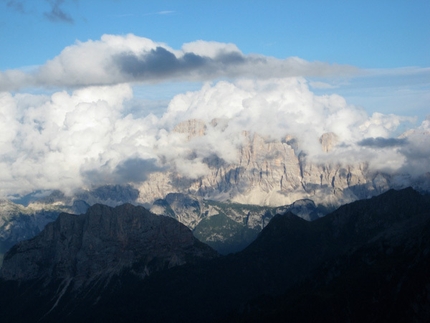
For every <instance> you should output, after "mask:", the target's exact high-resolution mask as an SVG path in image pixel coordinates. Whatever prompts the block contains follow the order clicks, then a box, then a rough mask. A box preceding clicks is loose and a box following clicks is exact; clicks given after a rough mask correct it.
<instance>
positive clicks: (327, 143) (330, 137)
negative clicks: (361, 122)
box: [320, 132, 339, 153]
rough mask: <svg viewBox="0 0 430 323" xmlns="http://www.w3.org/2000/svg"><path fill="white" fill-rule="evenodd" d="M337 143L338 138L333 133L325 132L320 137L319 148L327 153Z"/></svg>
mask: <svg viewBox="0 0 430 323" xmlns="http://www.w3.org/2000/svg"><path fill="white" fill-rule="evenodd" d="M338 142H339V137H338V136H337V135H336V134H335V133H334V132H327V133H324V134H322V136H321V137H320V144H321V148H322V150H323V151H324V152H326V153H328V152H329V151H331V150H332V149H333V148H334V146H336V144H337V143H338Z"/></svg>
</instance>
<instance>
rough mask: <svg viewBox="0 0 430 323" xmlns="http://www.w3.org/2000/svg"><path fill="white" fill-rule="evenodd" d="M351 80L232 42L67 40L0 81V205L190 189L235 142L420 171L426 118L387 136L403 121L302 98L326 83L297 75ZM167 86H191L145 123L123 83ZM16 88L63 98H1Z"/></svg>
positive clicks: (334, 101)
mask: <svg viewBox="0 0 430 323" xmlns="http://www.w3.org/2000/svg"><path fill="white" fill-rule="evenodd" d="M14 3H15V5H17V4H18V3H19V2H14ZM52 3H53V4H55V3H57V4H58V6H61V4H62V2H61V1H53V2H52ZM354 71H356V70H355V69H354V68H352V67H349V66H336V65H329V64H325V63H319V62H306V61H304V60H301V59H298V58H287V59H285V60H280V59H275V58H271V57H265V56H259V55H244V54H243V53H242V52H241V51H240V50H239V49H238V48H237V47H236V46H235V45H234V44H225V43H217V42H204V41H196V42H192V43H187V44H184V45H183V46H182V48H181V49H173V48H170V47H169V46H168V45H166V44H163V43H158V42H154V41H152V40H150V39H147V38H142V37H137V36H135V35H131V34H130V35H126V36H113V35H104V36H103V37H102V38H101V40H97V41H87V42H77V43H76V44H74V45H72V46H69V47H67V48H65V49H64V50H63V51H62V52H61V53H60V55H58V56H57V57H55V58H53V59H52V60H50V61H48V62H46V63H45V64H44V65H42V66H39V67H37V68H35V69H33V70H32V71H22V70H10V71H5V72H2V73H0V182H1V183H2V184H1V186H0V195H3V196H7V195H10V194H17V193H18V194H21V193H22V194H24V193H28V192H32V191H35V190H39V189H41V190H54V189H59V190H62V191H66V193H67V190H68V191H69V192H72V191H73V190H75V189H79V188H82V187H91V186H94V185H96V186H97V185H103V184H125V183H136V184H138V183H141V182H144V181H146V180H148V178H149V177H150V175H151V174H152V173H154V172H159V171H167V170H172V171H174V172H177V173H178V174H179V175H180V176H183V177H187V178H190V179H197V178H199V177H201V176H205V175H206V174H208V173H209V172H210V171H211V169H210V167H209V166H210V165H212V164H213V163H215V164H217V163H236V162H237V160H238V157H239V155H240V154H239V153H238V152H239V151H240V148H241V147H242V145H243V143H244V140H246V136H244V133H250V134H253V133H258V134H259V135H260V136H262V137H263V138H265V139H266V140H269V141H270V140H281V141H282V140H285V138H286V136H288V138H294V140H295V142H296V145H295V147H294V148H295V150H296V152H297V153H299V152H300V151H303V152H304V153H306V156H307V158H308V159H309V160H310V161H314V162H334V163H344V164H354V163H360V162H366V163H367V164H368V165H369V167H370V168H371V169H374V170H384V171H388V172H404V173H408V174H413V175H417V176H418V175H420V174H422V173H425V172H428V171H429V170H430V167H429V162H428V161H429V160H430V150H429V145H428V142H429V137H430V119H427V120H425V121H424V122H423V123H422V124H421V125H420V126H419V127H417V128H416V129H414V130H411V131H409V132H407V133H405V134H403V135H402V136H400V137H398V136H397V135H395V134H396V131H397V129H398V128H399V126H401V125H403V124H405V123H410V122H414V121H415V120H414V119H413V118H410V117H403V116H398V115H395V114H382V113H378V112H375V113H373V114H371V115H369V114H368V113H367V112H366V111H365V110H364V109H362V108H360V107H357V106H354V105H351V104H348V102H347V101H346V100H345V99H344V98H343V97H342V96H340V95H337V94H331V95H316V94H315V93H314V92H313V91H311V88H324V87H325V88H327V87H329V84H326V83H318V82H317V83H315V82H311V83H309V82H308V81H307V79H306V78H305V77H304V76H308V75H311V76H322V75H340V74H347V73H352V72H354ZM218 78H221V79H222V80H221V81H220V80H217V79H218ZM175 80H181V81H199V82H202V81H203V85H202V87H201V88H199V89H198V90H196V91H188V92H185V91H184V93H181V94H178V95H176V96H175V97H174V98H173V99H172V100H170V102H169V103H168V104H167V105H166V106H165V109H164V110H163V111H160V112H159V113H157V116H155V115H153V114H150V113H142V111H147V109H146V108H145V106H143V107H141V109H140V108H139V107H136V104H146V103H142V102H145V101H144V100H140V101H138V100H135V99H134V95H133V91H132V85H133V84H134V83H154V82H163V81H169V82H171V81H175ZM214 80H217V81H214ZM23 86H46V87H50V86H53V87H66V88H67V90H68V91H66V90H63V91H56V92H55V93H53V94H51V95H34V94H29V93H16V94H12V93H10V92H6V90H11V89H15V90H16V89H20V88H22V87H23ZM1 91H3V92H1ZM130 102H131V103H130ZM148 104H150V103H148ZM131 105H132V107H131ZM130 107H131V108H130ZM158 108H160V107H158ZM190 119H194V120H196V121H195V122H196V123H202V124H203V126H202V125H201V124H200V126H199V129H200V130H201V132H204V136H199V135H195V136H188V135H187V133H186V131H185V133H184V132H182V133H181V131H175V129H176V130H177V128H176V127H177V125H178V124H180V123H182V122H185V121H187V120H190ZM186 126H187V124H185V127H186ZM327 133H334V134H335V135H336V138H337V142H336V143H334V144H333V149H332V150H330V151H329V152H326V151H323V149H322V148H321V143H320V138H321V136H322V135H323V134H327ZM200 134H203V133H200Z"/></svg>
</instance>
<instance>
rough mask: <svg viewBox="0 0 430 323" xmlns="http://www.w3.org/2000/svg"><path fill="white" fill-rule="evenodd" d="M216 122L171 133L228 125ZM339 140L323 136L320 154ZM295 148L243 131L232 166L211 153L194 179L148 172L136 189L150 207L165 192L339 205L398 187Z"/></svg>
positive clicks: (290, 142) (362, 168)
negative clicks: (206, 170)
mask: <svg viewBox="0 0 430 323" xmlns="http://www.w3.org/2000/svg"><path fill="white" fill-rule="evenodd" d="M221 121H222V122H221ZM221 121H219V120H215V121H213V122H212V123H210V124H208V125H205V124H204V123H203V121H201V120H190V121H187V122H183V123H181V124H180V125H178V126H177V127H176V128H175V131H178V132H182V133H187V134H188V138H193V137H195V136H204V135H205V133H206V132H205V131H206V130H207V129H209V127H214V129H215V127H221V126H222V127H221V128H220V129H221V130H220V131H224V129H225V128H226V127H228V125H227V123H226V121H225V120H221ZM220 125H221V126H220ZM338 142H339V138H338V137H337V136H336V134H334V133H326V134H323V135H322V136H321V138H320V143H321V150H322V151H324V152H329V151H330V150H331V149H333V148H334V147H335V146H336V144H337V143H338ZM298 145H299V144H298V142H297V140H296V139H295V138H294V137H292V136H287V137H285V138H284V139H283V140H274V139H271V138H266V137H263V136H261V135H259V134H258V133H249V132H244V133H243V141H242V145H241V147H240V148H238V154H237V156H238V157H237V160H236V161H235V162H232V163H227V162H225V161H224V160H223V159H221V158H219V157H218V156H216V155H214V156H212V157H210V158H206V159H205V160H204V162H205V163H206V164H207V166H208V168H209V173H207V174H206V175H204V176H202V177H200V178H198V179H189V178H186V177H183V176H181V175H180V174H178V173H175V172H173V171H167V172H163V173H161V172H159V173H153V174H151V175H150V176H149V178H148V180H147V181H146V182H145V183H143V184H142V185H141V186H140V187H139V191H140V202H142V203H152V202H153V201H154V200H156V199H160V198H164V197H165V196H166V195H167V194H168V193H175V192H180V193H187V194H194V195H197V196H202V197H205V198H207V199H213V200H219V201H226V200H230V201H232V202H237V203H243V204H258V205H270V206H278V205H285V204H291V203H293V202H294V201H297V200H300V199H311V200H313V201H314V202H315V203H317V204H324V205H328V206H339V205H341V204H344V203H348V202H352V201H354V200H357V199H362V198H367V197H370V196H374V195H376V194H379V193H382V192H384V191H386V190H388V189H389V188H401V185H400V186H399V185H397V186H396V184H395V182H396V181H395V180H392V178H391V177H390V176H388V175H385V174H380V173H373V172H370V171H369V169H368V167H367V165H366V164H364V163H362V164H357V165H340V164H335V163H331V164H329V163H319V164H318V163H312V162H309V160H308V158H307V157H306V155H305V154H304V153H303V152H301V151H300V150H299V149H298Z"/></svg>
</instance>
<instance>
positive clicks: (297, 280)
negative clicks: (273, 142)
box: [0, 188, 430, 322]
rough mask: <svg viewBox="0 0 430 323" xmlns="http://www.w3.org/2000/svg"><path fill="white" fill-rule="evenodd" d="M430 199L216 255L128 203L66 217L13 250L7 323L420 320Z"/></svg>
mask: <svg viewBox="0 0 430 323" xmlns="http://www.w3.org/2000/svg"><path fill="white" fill-rule="evenodd" d="M429 210H430V199H429V196H427V195H421V194H420V193H418V192H416V191H415V190H413V189H411V188H406V189H403V190H399V191H395V190H389V191H387V192H385V193H383V194H381V195H379V196H377V197H373V198H370V199H365V200H360V201H355V202H352V203H350V204H346V205H344V206H342V207H340V208H338V209H337V210H335V211H334V212H331V213H329V214H328V215H326V216H325V217H322V218H318V219H315V220H314V221H306V220H304V219H302V218H300V217H298V216H296V215H295V214H293V213H291V212H286V213H284V214H277V215H275V216H273V217H272V218H271V220H270V222H269V223H268V224H267V225H266V226H265V227H264V228H263V229H262V231H261V232H260V233H259V234H258V237H257V238H256V239H255V240H254V241H253V242H252V243H251V244H250V245H249V246H247V247H246V248H245V249H244V250H242V251H240V252H237V253H234V254H230V255H226V256H220V255H219V254H217V252H215V251H214V250H213V249H211V248H210V247H209V246H207V245H205V244H203V243H201V242H198V241H197V240H196V239H195V238H194V237H193V235H192V232H191V231H190V230H189V229H188V228H187V227H186V226H184V225H182V224H180V223H179V222H177V221H176V220H175V219H172V218H171V217H165V216H162V215H154V214H152V213H151V212H149V211H147V210H145V209H144V208H142V207H135V206H132V205H130V204H126V205H123V206H119V207H116V208H112V207H108V206H103V205H94V206H92V207H90V208H89V209H88V211H87V212H86V213H85V214H82V215H70V214H65V213H63V214H61V215H60V216H59V217H58V218H57V220H55V222H53V223H52V224H49V225H47V226H46V228H45V229H44V230H43V231H42V232H41V233H40V234H39V235H37V236H36V237H35V238H33V239H31V240H28V241H22V242H20V243H18V244H17V245H15V246H14V247H13V248H12V249H11V250H9V251H8V252H7V254H6V255H5V258H4V263H3V267H2V268H1V278H0V298H1V299H0V301H1V304H2V307H1V309H0V320H1V321H2V322H27V321H40V322H59V321H61V322H72V321H73V322H75V321H79V322H137V321H145V322H268V321H270V322H286V321H288V322H315V321H318V322H364V321H366V322H393V321H397V322H425V321H428V320H430V289H429V286H430V276H429V275H428V272H430V271H429V270H430V213H429Z"/></svg>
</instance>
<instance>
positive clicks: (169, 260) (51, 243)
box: [1, 204, 217, 286]
mask: <svg viewBox="0 0 430 323" xmlns="http://www.w3.org/2000/svg"><path fill="white" fill-rule="evenodd" d="M216 256H217V253H216V252H215V251H214V250H212V249H211V248H210V247H208V246H206V245H204V244H203V243H201V242H199V241H198V240H197V239H195V238H194V237H193V234H192V232H191V231H190V230H189V229H188V228H187V227H186V226H184V225H183V224H181V223H179V222H178V221H176V220H174V219H172V218H168V217H164V216H157V215H155V214H152V213H151V212H149V211H148V210H146V209H145V208H143V207H138V206H133V205H131V204H124V205H121V206H118V207H115V208H112V207H109V206H105V205H101V204H96V205H93V206H92V207H90V208H89V209H88V211H87V212H86V213H85V214H81V215H73V214H67V213H62V214H60V215H59V217H58V218H57V220H56V221H55V222H53V223H50V224H48V225H47V226H46V227H45V229H44V230H43V231H42V232H41V233H40V234H39V235H38V236H36V237H35V238H33V239H31V240H28V241H22V242H20V243H18V244H17V245H15V246H14V247H13V248H12V249H11V250H10V251H9V252H8V253H7V254H6V255H5V257H4V262H3V267H2V269H1V277H2V278H3V279H5V280H32V279H49V280H58V279H59V280H67V279H70V278H73V279H74V284H75V286H79V285H81V284H86V283H88V282H90V281H93V280H97V279H100V278H106V277H110V276H113V275H115V274H119V273H120V272H121V271H122V270H124V269H125V268H128V269H131V270H132V271H133V272H134V273H135V274H136V275H138V276H139V277H145V276H147V275H149V274H151V273H152V272H154V271H158V270H163V269H167V268H171V267H174V266H178V265H182V264H185V263H188V262H193V261H194V260H195V259H196V258H213V257H216Z"/></svg>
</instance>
